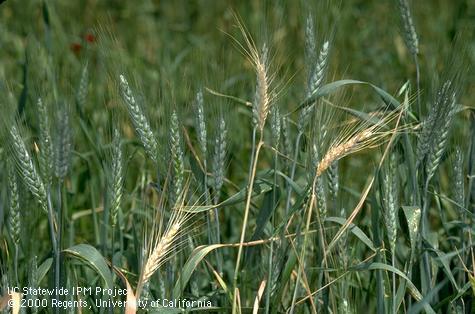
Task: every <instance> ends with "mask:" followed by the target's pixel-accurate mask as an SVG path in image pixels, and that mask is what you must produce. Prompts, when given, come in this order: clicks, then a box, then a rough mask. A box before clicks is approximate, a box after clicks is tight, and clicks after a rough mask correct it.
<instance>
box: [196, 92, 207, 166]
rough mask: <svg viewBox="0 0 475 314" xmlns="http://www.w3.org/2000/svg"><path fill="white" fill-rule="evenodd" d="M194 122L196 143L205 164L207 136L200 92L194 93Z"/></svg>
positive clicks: (201, 93)
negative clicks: (196, 135) (196, 136)
mask: <svg viewBox="0 0 475 314" xmlns="http://www.w3.org/2000/svg"><path fill="white" fill-rule="evenodd" d="M195 104H196V105H195V108H196V120H195V127H196V133H197V134H198V143H199V145H200V149H201V153H202V154H203V162H204V163H206V155H207V145H206V141H207V134H206V123H205V114H204V106H203V92H202V91H201V90H200V91H199V92H198V93H196V101H195Z"/></svg>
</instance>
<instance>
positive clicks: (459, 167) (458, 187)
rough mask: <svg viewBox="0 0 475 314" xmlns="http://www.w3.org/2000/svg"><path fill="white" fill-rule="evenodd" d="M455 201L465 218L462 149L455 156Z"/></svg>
mask: <svg viewBox="0 0 475 314" xmlns="http://www.w3.org/2000/svg"><path fill="white" fill-rule="evenodd" d="M453 173H454V188H453V189H454V190H453V191H454V201H455V203H456V204H457V209H458V211H459V213H460V216H461V217H462V219H461V220H463V217H465V187H464V178H463V173H464V171H463V154H462V150H461V149H460V147H457V148H456V149H455V154H454V165H453Z"/></svg>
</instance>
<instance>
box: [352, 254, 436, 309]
mask: <svg viewBox="0 0 475 314" xmlns="http://www.w3.org/2000/svg"><path fill="white" fill-rule="evenodd" d="M363 269H366V270H385V271H389V272H392V273H395V274H396V275H398V276H399V277H401V278H402V279H404V280H405V281H406V283H407V286H408V289H409V291H410V292H411V294H412V296H413V297H414V298H415V299H416V300H417V301H422V300H423V297H422V294H421V293H420V291H419V290H418V289H417V287H416V286H415V285H414V284H413V283H412V281H411V280H410V279H409V278H408V277H407V276H406V275H405V274H404V273H403V272H402V271H400V270H399V269H397V268H395V267H392V266H391V265H388V264H383V263H370V264H367V263H363V264H360V265H357V266H355V267H352V270H363ZM424 309H425V310H426V312H427V313H434V314H435V311H434V310H433V309H432V307H431V306H430V305H429V304H428V303H425V304H424Z"/></svg>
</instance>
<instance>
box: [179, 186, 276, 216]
mask: <svg viewBox="0 0 475 314" xmlns="http://www.w3.org/2000/svg"><path fill="white" fill-rule="evenodd" d="M271 190H272V184H271V183H269V182H267V181H265V180H263V179H256V182H254V187H253V189H252V197H256V196H259V195H261V194H264V193H267V192H269V191H271ZM246 195H247V187H246V188H244V189H242V190H240V191H239V192H237V193H236V194H234V195H232V196H230V197H229V198H228V199H226V200H224V201H223V202H221V203H220V204H217V205H209V206H190V207H186V208H185V210H186V211H188V212H190V213H201V212H205V211H208V210H210V209H213V208H222V207H225V206H229V205H234V204H238V203H240V202H244V200H245V199H246Z"/></svg>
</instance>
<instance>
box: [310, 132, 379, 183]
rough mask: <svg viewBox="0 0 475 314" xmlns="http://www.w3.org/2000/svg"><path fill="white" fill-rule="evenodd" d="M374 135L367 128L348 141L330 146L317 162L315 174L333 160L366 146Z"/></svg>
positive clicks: (319, 173)
mask: <svg viewBox="0 0 475 314" xmlns="http://www.w3.org/2000/svg"><path fill="white" fill-rule="evenodd" d="M374 135H375V133H374V131H373V130H372V129H371V128H369V129H366V130H363V131H361V132H359V133H358V134H356V135H355V136H354V137H352V138H350V139H349V140H348V141H346V142H343V143H341V144H339V145H336V146H334V147H332V148H330V149H329V150H328V152H327V153H326V154H325V156H324V157H323V158H322V160H321V161H320V162H319V163H318V166H317V176H320V175H322V173H323V172H324V171H325V170H327V169H328V167H330V165H331V164H332V163H333V162H335V161H337V160H339V159H341V158H343V157H344V156H347V155H348V154H350V153H352V152H355V151H357V150H359V149H361V147H363V146H366V143H367V142H368V141H369V140H371V138H372V137H373V136H374Z"/></svg>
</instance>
